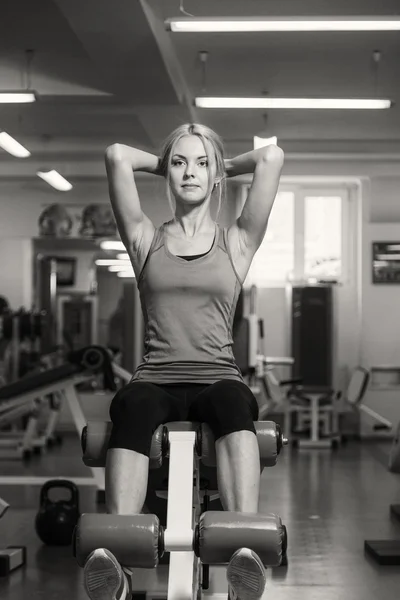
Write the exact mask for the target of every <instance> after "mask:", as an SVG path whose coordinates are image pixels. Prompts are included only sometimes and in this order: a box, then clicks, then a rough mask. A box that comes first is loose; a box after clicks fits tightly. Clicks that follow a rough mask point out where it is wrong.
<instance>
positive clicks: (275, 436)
mask: <svg viewBox="0 0 400 600" xmlns="http://www.w3.org/2000/svg"><path fill="white" fill-rule="evenodd" d="M111 426H112V424H111V423H109V422H89V423H88V424H87V426H86V427H85V428H84V430H83V432H82V450H83V462H84V463H85V465H87V466H90V467H92V468H93V467H103V466H104V465H105V460H106V453H107V447H108V439H109V436H110V433H111ZM255 428H256V433H257V440H258V444H259V448H260V459H261V468H264V467H272V466H274V465H275V464H276V462H277V458H278V455H279V453H280V451H281V450H282V447H283V446H284V445H286V444H287V440H285V439H284V438H283V436H282V433H281V430H280V428H279V426H278V425H276V424H275V423H274V422H271V421H265V422H263V421H257V422H255ZM149 464H150V473H149V482H150V477H151V474H152V472H157V470H159V469H162V468H165V466H166V465H167V467H168V480H167V486H166V487H165V486H161V487H162V488H163V489H161V490H159V491H157V490H155V491H156V493H160V495H161V497H166V494H165V492H166V491H167V499H168V504H167V515H166V526H164V525H162V524H161V523H160V519H159V517H158V515H157V514H138V515H115V514H83V515H81V518H80V521H79V522H78V525H77V527H76V529H75V534H74V542H73V546H74V555H75V558H76V560H77V562H78V564H79V566H81V567H83V566H84V564H85V562H86V559H87V558H88V556H89V555H90V554H91V553H92V552H93V551H94V550H95V549H97V548H107V549H108V550H109V551H111V552H112V553H113V554H114V555H115V557H116V558H117V560H118V561H119V562H120V564H121V565H123V566H127V567H130V568H133V569H135V571H134V572H133V577H132V587H133V590H132V591H133V597H135V595H138V594H141V595H142V597H143V594H146V598H147V600H149V598H151V597H152V594H151V591H152V590H151V589H150V588H151V583H150V578H148V579H147V580H146V578H144V577H143V572H142V576H141V574H140V571H141V570H142V569H143V570H147V573H148V574H149V575H150V576H152V579H153V580H154V579H156V580H160V578H161V579H162V577H161V576H160V574H159V572H158V574H157V576H156V577H155V578H154V575H152V573H154V572H152V571H149V570H150V569H155V568H157V567H158V566H159V565H160V564H161V559H162V557H163V555H164V554H165V553H170V555H169V570H168V584H167V587H168V596H167V597H168V600H178V599H179V600H185V599H188V600H189V599H192V598H200V597H201V595H202V593H203V592H204V593H205V594H206V595H207V596H210V595H212V594H214V593H216V592H218V591H222V592H224V593H226V592H227V589H223V590H220V589H219V590H218V589H217V584H216V582H217V581H218V580H221V579H222V580H223V579H224V577H223V576H222V577H221V578H220V577H219V576H218V574H220V573H221V569H222V570H223V575H224V567H223V565H224V564H227V563H229V560H230V558H231V556H232V555H233V553H234V552H235V551H236V550H237V549H239V548H242V547H246V548H251V549H252V550H254V551H255V552H256V553H257V554H258V556H259V557H260V559H261V560H262V562H263V563H264V565H265V566H270V567H274V566H279V565H281V564H282V563H283V564H285V562H284V561H285V554H286V547H287V539H286V528H285V526H284V525H283V524H282V521H281V519H280V517H279V516H277V515H275V514H249V513H239V512H228V511H218V510H217V511H212V510H209V504H210V501H211V500H213V499H214V498H215V496H216V495H217V494H218V492H217V490H211V489H209V486H208V485H207V481H206V479H205V478H204V477H203V470H206V471H207V469H208V468H211V469H212V470H214V471H215V470H216V469H215V467H216V454H215V441H214V437H213V434H212V432H211V430H210V428H209V427H208V426H207V425H206V424H204V423H194V422H173V423H166V424H165V425H161V426H160V427H159V428H158V429H157V430H156V432H155V433H154V435H153V439H152V446H151V453H150V463H149ZM210 566H212V567H213V570H212V572H211V573H210V569H209V567H210ZM136 570H137V573H138V576H136ZM163 584H164V586H165V582H163ZM219 585H221V584H219ZM138 586H139V587H138ZM140 586H142V587H140ZM224 587H226V588H227V584H226V580H225V586H224ZM144 590H145V591H144ZM155 591H156V590H153V592H155ZM160 591H162V592H163V596H164V597H165V595H166V590H165V589H163V590H157V593H156V594H153V597H155V596H159V594H160Z"/></svg>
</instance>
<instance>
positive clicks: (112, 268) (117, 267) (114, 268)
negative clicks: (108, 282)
mask: <svg viewBox="0 0 400 600" xmlns="http://www.w3.org/2000/svg"><path fill="white" fill-rule="evenodd" d="M108 270H109V271H110V272H111V273H118V271H133V268H132V265H131V263H129V264H126V265H125V264H121V265H110V266H109V267H108Z"/></svg>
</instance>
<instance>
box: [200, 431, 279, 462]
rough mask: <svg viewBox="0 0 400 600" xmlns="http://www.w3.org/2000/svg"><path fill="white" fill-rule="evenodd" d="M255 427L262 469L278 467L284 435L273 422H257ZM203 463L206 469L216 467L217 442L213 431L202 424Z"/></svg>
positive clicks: (201, 445)
mask: <svg viewBox="0 0 400 600" xmlns="http://www.w3.org/2000/svg"><path fill="white" fill-rule="evenodd" d="M254 427H255V430H256V434H257V441H258V446H259V448H260V462H261V466H262V467H273V466H275V465H276V461H277V459H278V454H279V452H280V450H281V447H282V445H283V441H282V434H281V431H280V428H279V426H278V425H277V424H276V423H274V422H273V421H255V422H254ZM200 431H201V440H200V444H199V445H200V447H201V462H202V463H203V464H204V466H205V467H216V465H217V458H216V453H215V440H214V436H213V434H212V431H211V429H210V427H209V426H208V425H206V424H205V423H202V424H201V430H200Z"/></svg>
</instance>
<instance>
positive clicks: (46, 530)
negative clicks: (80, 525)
mask: <svg viewBox="0 0 400 600" xmlns="http://www.w3.org/2000/svg"><path fill="white" fill-rule="evenodd" d="M56 488H58V489H60V488H61V489H64V490H68V492H69V493H70V498H69V499H66V500H65V499H64V500H57V501H54V500H51V499H50V498H49V492H50V491H51V490H54V489H56ZM79 517H80V513H79V492H78V488H77V487H76V485H75V484H74V483H73V482H72V481H69V480H67V479H52V480H50V481H47V482H46V483H45V484H44V486H43V487H42V490H41V492H40V508H39V512H38V514H37V515H36V519H35V528H36V533H37V534H38V536H39V538H40V539H41V540H42V542H43V543H44V544H47V545H48V546H69V544H70V543H71V541H72V534H73V532H74V529H75V526H76V524H77V522H78V520H79Z"/></svg>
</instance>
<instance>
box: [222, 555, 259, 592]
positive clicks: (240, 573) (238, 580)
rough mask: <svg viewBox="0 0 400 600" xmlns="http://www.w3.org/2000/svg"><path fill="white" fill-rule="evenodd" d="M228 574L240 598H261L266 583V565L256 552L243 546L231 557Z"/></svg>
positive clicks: (230, 582)
mask: <svg viewBox="0 0 400 600" xmlns="http://www.w3.org/2000/svg"><path fill="white" fill-rule="evenodd" d="M226 576H227V579H228V583H229V585H230V586H231V588H232V589H233V591H234V593H235V595H236V596H237V597H238V598H239V599H240V600H259V598H261V596H262V595H263V593H264V589H265V584H266V575H265V567H264V565H263V564H262V562H261V560H260V558H259V557H258V556H257V554H256V553H255V552H253V551H252V550H250V549H248V548H241V549H240V550H239V551H238V552H237V553H236V554H234V555H233V557H232V558H231V560H230V562H229V565H228V568H227V572H226Z"/></svg>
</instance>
